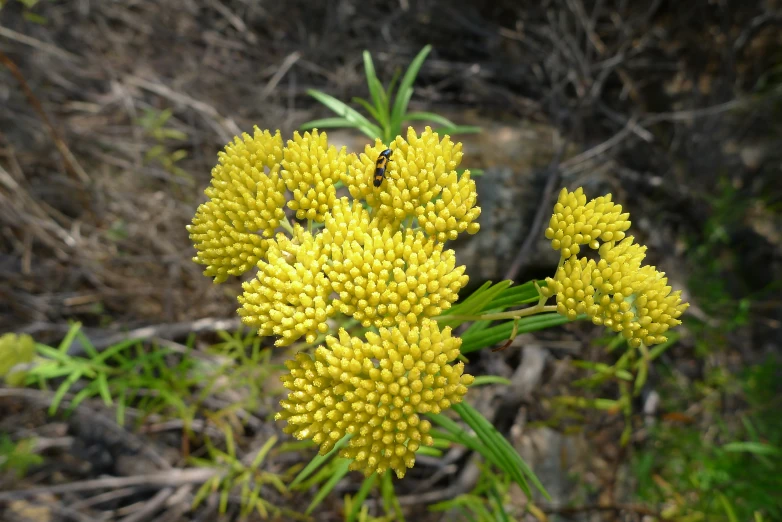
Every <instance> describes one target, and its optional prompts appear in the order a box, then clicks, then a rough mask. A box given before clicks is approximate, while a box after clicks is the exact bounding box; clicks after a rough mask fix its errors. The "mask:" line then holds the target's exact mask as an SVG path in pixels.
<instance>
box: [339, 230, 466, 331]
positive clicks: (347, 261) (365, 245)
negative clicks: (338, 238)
mask: <svg viewBox="0 0 782 522" xmlns="http://www.w3.org/2000/svg"><path fill="white" fill-rule="evenodd" d="M331 259H332V262H331V263H330V264H326V265H325V266H324V271H325V273H326V276H327V277H328V279H329V281H331V285H332V288H333V290H334V291H335V292H336V293H337V294H338V296H339V297H338V298H337V299H335V300H334V306H336V307H339V309H340V311H341V312H342V313H343V314H346V315H352V316H353V318H355V319H356V320H358V321H361V323H362V324H363V326H365V327H368V326H378V327H379V326H391V325H394V324H402V323H407V324H416V323H417V322H418V320H419V318H421V317H436V316H437V315H439V314H440V312H441V311H442V310H444V309H447V308H449V307H450V306H451V304H452V303H453V302H454V301H456V299H457V298H458V292H459V289H460V288H462V287H463V286H464V285H465V284H466V283H467V276H466V275H464V269H465V267H464V266H459V267H456V257H455V255H454V252H453V250H446V251H445V252H443V244H442V243H438V242H436V241H434V240H432V239H427V238H426V236H425V235H424V234H423V233H422V232H421V231H417V232H414V231H412V230H410V229H405V230H397V231H396V232H394V231H393V230H392V229H390V228H383V229H382V230H378V229H370V230H369V231H368V232H367V233H366V234H365V235H363V236H362V237H360V238H359V239H357V240H353V241H343V242H342V245H341V248H339V247H337V246H336V245H335V246H333V247H332V249H331Z"/></svg>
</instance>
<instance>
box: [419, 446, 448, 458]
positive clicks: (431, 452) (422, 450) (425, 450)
mask: <svg viewBox="0 0 782 522" xmlns="http://www.w3.org/2000/svg"><path fill="white" fill-rule="evenodd" d="M415 454H416V455H426V456H428V457H435V458H439V457H442V456H443V452H442V451H440V450H438V449H436V448H430V447H429V446H420V447H419V448H418V451H416V452H415Z"/></svg>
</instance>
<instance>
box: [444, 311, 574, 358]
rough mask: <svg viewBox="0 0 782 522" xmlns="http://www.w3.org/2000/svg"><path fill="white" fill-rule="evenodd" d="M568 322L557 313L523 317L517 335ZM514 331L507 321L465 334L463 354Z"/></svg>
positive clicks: (511, 323) (499, 339) (490, 343)
mask: <svg viewBox="0 0 782 522" xmlns="http://www.w3.org/2000/svg"><path fill="white" fill-rule="evenodd" d="M585 317H586V316H585V315H583V316H579V317H578V318H577V319H576V320H578V319H583V318H585ZM568 322H570V320H569V319H568V318H567V317H565V316H562V315H559V314H558V313H556V312H552V313H546V314H539V315H533V316H530V317H523V318H521V319H519V322H518V329H517V330H516V334H517V335H520V334H523V333H529V332H535V331H537V330H544V329H546V328H551V327H554V326H559V325H562V324H565V323H568ZM438 323H439V320H438ZM512 331H513V321H507V322H505V323H501V324H498V325H497V326H492V327H490V328H486V329H485V330H483V331H481V332H477V333H476V334H469V335H468V334H464V335H463V336H462V347H461V352H462V353H463V354H466V353H470V352H474V351H476V350H480V349H481V348H486V347H487V346H493V345H495V344H497V343H498V342H500V341H503V340H506V339H508V338H509V337H510V334H511V332H512Z"/></svg>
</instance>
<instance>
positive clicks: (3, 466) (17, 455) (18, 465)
mask: <svg viewBox="0 0 782 522" xmlns="http://www.w3.org/2000/svg"><path fill="white" fill-rule="evenodd" d="M34 447H35V441H34V440H33V439H23V440H19V441H16V442H14V441H13V440H11V438H10V437H8V436H7V435H5V434H2V435H0V472H3V473H12V474H13V475H14V476H15V477H17V478H21V477H23V476H25V475H26V474H27V470H28V469H29V468H31V467H33V466H40V465H41V464H43V457H41V456H40V455H37V454H35V453H33V449H34Z"/></svg>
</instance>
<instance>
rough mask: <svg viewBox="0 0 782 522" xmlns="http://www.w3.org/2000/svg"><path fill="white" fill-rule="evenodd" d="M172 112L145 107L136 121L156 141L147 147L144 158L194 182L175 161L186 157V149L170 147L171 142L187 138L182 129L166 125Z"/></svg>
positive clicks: (177, 161)
mask: <svg viewBox="0 0 782 522" xmlns="http://www.w3.org/2000/svg"><path fill="white" fill-rule="evenodd" d="M172 115H173V112H172V111H171V109H165V110H163V111H156V110H153V109H146V110H145V111H144V114H143V115H142V116H141V118H139V119H138V121H137V123H138V125H140V126H141V127H142V128H143V129H144V131H145V132H146V134H147V135H148V136H150V137H152V138H153V139H154V140H155V141H156V142H157V143H156V145H153V146H152V147H151V148H149V149H147V151H146V153H145V154H144V159H145V160H146V161H147V162H150V163H151V162H157V163H158V164H160V166H161V167H162V168H163V169H164V170H165V171H167V172H169V173H171V174H173V175H175V176H177V177H179V178H182V179H183V180H185V181H186V182H188V183H194V180H193V178H192V176H191V175H190V174H188V173H187V171H185V170H184V169H182V168H180V167H179V166H178V165H177V163H179V162H180V161H182V160H183V159H185V158H186V157H187V151H186V150H184V149H176V148H172V146H171V143H172V142H174V143H176V142H182V141H185V140H187V138H188V136H187V134H185V133H184V132H182V131H179V130H177V129H173V128H171V127H169V126H167V124H168V121H169V120H170V119H171V116H172Z"/></svg>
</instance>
